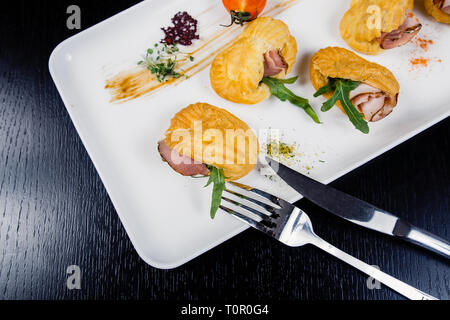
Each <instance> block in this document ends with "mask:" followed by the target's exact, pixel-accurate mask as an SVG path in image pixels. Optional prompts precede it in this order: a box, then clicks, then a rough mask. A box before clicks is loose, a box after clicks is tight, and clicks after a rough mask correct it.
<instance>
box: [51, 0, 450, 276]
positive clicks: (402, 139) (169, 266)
mask: <svg viewBox="0 0 450 320" xmlns="http://www.w3.org/2000/svg"><path fill="white" fill-rule="evenodd" d="M153 2H154V0H144V1H141V2H139V3H137V4H135V5H133V6H131V7H129V8H127V9H125V10H123V11H121V12H119V13H117V14H115V15H113V16H111V17H109V18H107V19H105V20H102V21H100V22H98V23H96V24H94V25H93V26H91V27H89V28H87V29H85V30H83V31H81V32H79V33H77V34H75V35H73V36H71V37H69V38H67V39H65V40H63V41H61V42H60V43H59V44H58V45H57V46H56V47H55V48H54V49H53V50H52V52H51V54H50V56H49V60H48V68H49V71H50V75H51V77H52V80H53V82H54V84H55V87H56V89H57V91H58V93H59V95H60V97H61V100H62V102H63V104H64V107H65V108H66V110H67V112H68V114H69V117H70V119H71V121H72V124H73V126H74V127H75V130H76V132H77V134H78V136H79V137H80V140H81V143H82V144H83V146H84V148H85V149H86V152H87V154H88V155H89V158H90V160H91V161H92V163H93V165H94V168H95V170H96V171H97V174H98V175H99V177H100V179H101V181H102V183H103V186H104V187H105V189H106V191H107V194H108V197H109V199H110V201H111V202H112V204H113V207H114V209H115V211H116V213H117V215H118V216H119V220H120V222H121V223H122V225H123V227H124V229H125V232H126V233H127V236H128V238H129V239H130V241H131V243H132V245H133V248H134V249H135V250H136V252H137V253H138V255H139V256H140V258H141V259H142V260H144V261H145V262H146V263H147V264H149V265H150V266H152V267H155V268H158V269H163V270H167V269H174V268H177V267H180V266H181V265H183V264H185V263H187V262H189V261H191V260H193V259H195V258H196V257H198V256H200V255H202V254H203V253H205V252H207V251H209V250H211V249H212V248H214V247H216V246H218V245H220V244H222V243H224V242H225V241H227V240H229V239H231V238H233V237H234V236H236V235H238V234H240V233H241V232H243V231H245V230H247V229H248V228H249V226H248V225H246V224H242V225H241V226H240V227H238V228H235V229H234V230H233V231H231V232H228V233H227V234H225V235H224V236H222V237H220V238H219V239H218V240H216V241H214V242H211V243H210V244H209V245H208V246H206V247H204V248H202V249H200V250H197V251H195V253H194V254H190V255H187V256H185V257H183V258H181V259H178V260H176V261H173V262H170V263H168V262H162V261H158V260H157V259H154V258H152V257H150V256H149V255H147V254H145V253H144V251H143V250H142V249H141V248H140V247H139V246H138V245H136V243H137V240H136V239H135V237H134V235H133V233H131V232H129V230H130V229H129V226H128V224H127V223H126V222H125V220H124V218H123V215H122V214H121V213H120V212H121V210H120V209H119V207H120V206H119V205H118V204H117V203H116V201H115V200H114V198H115V197H114V196H113V193H114V192H112V191H111V190H110V188H109V187H108V184H107V183H106V182H105V181H106V180H107V179H105V175H104V173H103V172H102V170H101V169H99V167H100V166H99V165H98V163H97V160H95V157H93V156H92V154H93V153H92V152H91V148H90V147H89V146H88V144H87V143H86V137H85V134H84V133H83V130H81V129H80V127H79V124H78V121H77V120H76V117H75V116H74V114H73V112H72V110H71V108H70V104H69V103H68V100H67V97H66V95H65V93H64V89H63V85H62V83H61V81H60V79H59V78H58V76H57V75H56V71H55V68H56V66H55V65H56V63H57V61H59V60H58V58H59V55H58V54H59V53H60V52H61V51H62V50H63V48H64V47H65V46H67V45H68V44H70V43H71V42H73V41H76V40H78V38H81V37H84V36H86V35H87V34H90V33H92V32H94V31H95V30H96V29H98V28H99V27H101V26H103V25H105V24H108V23H111V22H112V21H113V20H115V19H117V18H118V17H119V16H122V15H124V14H126V13H128V12H130V11H133V10H136V9H138V8H139V7H141V6H143V5H146V4H148V3H153ZM449 116H450V108H449V109H448V110H447V111H446V112H443V113H442V114H439V115H438V116H436V117H434V118H431V119H430V120H428V121H427V122H424V123H423V124H422V125H420V126H418V127H416V128H415V129H414V130H411V131H409V132H407V133H406V134H403V135H401V136H399V137H398V138H397V139H394V140H392V141H391V142H390V143H389V144H387V145H385V146H384V147H382V148H380V149H378V150H376V151H374V152H373V153H371V154H369V155H368V156H367V157H365V158H364V159H361V160H360V161H357V162H355V163H354V164H352V165H349V166H348V167H346V168H344V169H342V170H340V171H338V172H336V173H335V174H334V175H332V176H331V177H330V178H328V179H325V180H324V181H322V182H323V183H325V184H328V183H330V182H332V181H334V180H336V179H338V178H340V177H342V176H344V175H346V174H347V173H349V172H351V171H353V170H354V169H356V168H358V167H360V166H362V165H364V164H366V163H368V162H369V161H371V160H373V159H375V158H377V157H378V156H380V155H382V154H384V153H386V152H387V151H389V150H392V149H394V148H395V147H397V146H399V145H400V144H402V143H403V142H405V141H407V140H409V139H411V138H412V137H414V136H416V135H417V134H419V133H421V132H423V131H425V130H426V129H428V128H430V127H432V126H433V125H435V124H437V123H438V122H440V121H442V120H444V119H446V118H447V117H449ZM301 198H302V196H301V195H299V194H298V195H297V196H295V197H292V198H291V199H287V200H288V201H290V202H296V201H298V200H300V199H301Z"/></svg>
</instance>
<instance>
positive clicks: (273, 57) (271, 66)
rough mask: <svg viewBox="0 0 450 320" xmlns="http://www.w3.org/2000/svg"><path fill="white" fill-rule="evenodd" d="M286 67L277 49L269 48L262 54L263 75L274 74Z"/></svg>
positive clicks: (270, 75) (269, 75)
mask: <svg viewBox="0 0 450 320" xmlns="http://www.w3.org/2000/svg"><path fill="white" fill-rule="evenodd" d="M287 67H288V65H287V63H286V62H285V61H284V59H283V57H282V56H281V55H280V52H279V51H278V50H270V51H267V52H266V53H265V54H264V77H272V76H276V75H277V74H279V73H280V72H281V71H283V70H285V69H287Z"/></svg>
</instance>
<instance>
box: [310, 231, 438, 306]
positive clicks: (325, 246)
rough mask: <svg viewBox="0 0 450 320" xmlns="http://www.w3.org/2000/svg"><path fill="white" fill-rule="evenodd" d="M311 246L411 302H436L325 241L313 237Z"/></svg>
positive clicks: (433, 298)
mask: <svg viewBox="0 0 450 320" xmlns="http://www.w3.org/2000/svg"><path fill="white" fill-rule="evenodd" d="M311 244H313V245H315V246H316V247H318V248H320V249H322V250H324V251H325V252H328V253H329V254H331V255H333V256H335V257H336V258H338V259H340V260H342V261H344V262H346V263H348V264H349V265H351V266H353V267H355V268H356V269H359V270H360V271H362V272H364V273H366V274H367V275H369V276H371V277H372V278H374V279H376V280H378V281H380V282H381V283H383V284H384V285H386V286H388V287H389V288H391V289H392V290H395V291H397V292H398V293H400V294H401V295H403V296H405V297H406V298H408V299H411V300H438V299H437V298H435V297H433V296H431V295H429V294H426V293H424V292H422V291H420V290H418V289H416V288H414V287H412V286H410V285H409V284H406V283H404V282H402V281H400V280H398V279H396V278H394V277H392V276H390V275H388V274H387V273H384V272H383V271H380V270H378V269H377V268H374V267H372V266H371V265H369V264H367V263H365V262H363V261H361V260H359V259H356V258H355V257H353V256H351V255H349V254H348V253H345V252H344V251H342V250H340V249H338V248H336V247H335V246H333V245H331V244H329V243H328V242H326V241H325V240H323V239H321V238H319V237H314V239H312V241H311Z"/></svg>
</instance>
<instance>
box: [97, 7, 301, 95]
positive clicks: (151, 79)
mask: <svg viewBox="0 0 450 320" xmlns="http://www.w3.org/2000/svg"><path fill="white" fill-rule="evenodd" d="M297 2H298V0H287V1H284V2H282V3H278V4H276V5H274V6H273V7H271V8H270V9H268V10H266V11H265V12H264V13H263V14H262V15H261V16H267V15H269V14H271V13H272V14H271V16H276V15H278V14H280V13H282V12H284V11H285V10H287V9H289V8H290V7H292V6H293V5H295V4H296V3H297ZM206 11H209V9H207V10H205V11H204V12H206ZM204 12H202V13H204ZM237 28H239V27H238V26H234V27H230V28H226V29H224V30H223V31H220V32H219V33H217V34H216V35H214V36H212V37H211V38H210V39H208V40H206V41H205V43H204V44H202V45H201V46H200V47H199V48H197V49H196V50H194V51H192V52H190V53H189V55H190V56H194V54H196V53H199V52H203V51H204V49H205V48H206V47H207V46H208V45H210V44H211V43H213V42H215V41H216V40H218V39H219V38H221V37H222V36H225V35H227V34H229V33H231V32H234V31H236V29H237ZM233 41H234V39H233V40H230V41H228V42H226V43H225V44H224V45H222V46H221V47H220V48H218V49H216V50H214V51H213V52H211V53H209V54H208V55H207V56H206V57H204V58H203V59H201V60H200V61H198V62H197V63H196V64H194V65H192V66H191V67H189V68H187V69H185V70H184V75H183V76H182V77H181V78H178V79H175V78H171V79H169V80H167V81H165V82H158V80H156V78H155V76H154V75H153V74H152V73H151V72H150V71H149V70H147V69H139V70H136V69H135V70H132V71H124V72H121V73H119V74H117V75H115V76H113V77H112V78H110V79H107V80H106V85H105V89H108V90H109V92H110V94H111V100H110V101H111V102H117V103H123V102H127V101H130V100H133V99H136V98H138V97H141V96H143V95H148V94H150V93H154V92H156V91H157V90H158V89H161V88H163V87H166V86H168V85H172V84H173V85H177V84H179V83H180V82H182V81H184V80H186V76H187V77H192V76H194V75H196V74H197V73H199V72H200V71H202V70H204V69H205V68H206V67H208V66H209V64H210V63H211V62H212V58H213V57H214V56H215V55H216V54H217V53H218V52H220V51H222V50H223V49H224V48H226V47H227V46H229V45H230V44H231V43H232V42H233ZM185 63H186V62H185V61H184V62H181V63H180V64H179V66H180V67H181V66H182V65H184V64H185ZM190 71H192V72H190ZM189 72H190V73H189Z"/></svg>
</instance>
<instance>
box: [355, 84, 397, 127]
mask: <svg viewBox="0 0 450 320" xmlns="http://www.w3.org/2000/svg"><path fill="white" fill-rule="evenodd" d="M349 98H350V100H351V101H352V103H353V105H354V106H355V107H356V108H357V109H358V110H359V112H361V113H362V114H364V117H365V118H366V120H367V121H372V122H373V121H378V120H381V119H383V118H384V117H386V116H387V115H388V114H390V113H391V112H392V110H393V109H394V107H393V106H392V104H391V102H390V99H388V96H387V95H386V93H384V92H382V91H381V90H380V89H377V88H374V87H371V86H369V85H368V84H365V83H360V84H359V86H358V87H356V88H355V89H354V90H352V91H350V93H349Z"/></svg>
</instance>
